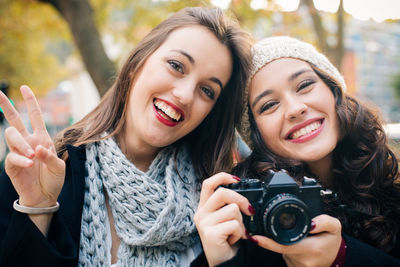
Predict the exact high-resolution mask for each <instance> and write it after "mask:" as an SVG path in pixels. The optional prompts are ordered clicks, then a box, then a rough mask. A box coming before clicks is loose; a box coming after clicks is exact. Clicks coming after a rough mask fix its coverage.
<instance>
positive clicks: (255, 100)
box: [251, 89, 273, 108]
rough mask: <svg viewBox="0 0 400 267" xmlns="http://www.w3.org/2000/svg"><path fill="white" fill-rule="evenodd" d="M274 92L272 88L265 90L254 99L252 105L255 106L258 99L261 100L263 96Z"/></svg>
mask: <svg viewBox="0 0 400 267" xmlns="http://www.w3.org/2000/svg"><path fill="white" fill-rule="evenodd" d="M272 92H273V90H271V89H267V90H265V91H263V92H262V93H261V94H259V95H258V96H257V97H256V99H254V102H253V104H251V107H252V108H254V106H255V105H256V104H257V102H258V101H260V100H261V98H263V97H265V96H267V95H269V94H272Z"/></svg>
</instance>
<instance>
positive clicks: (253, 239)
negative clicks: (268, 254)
mask: <svg viewBox="0 0 400 267" xmlns="http://www.w3.org/2000/svg"><path fill="white" fill-rule="evenodd" d="M246 237H247V238H248V239H249V240H250V241H251V242H253V243H256V244H258V241H257V240H256V239H255V238H254V237H252V236H251V235H250V234H249V232H247V230H246Z"/></svg>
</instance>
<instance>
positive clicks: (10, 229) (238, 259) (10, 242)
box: [0, 146, 400, 267]
mask: <svg viewBox="0 0 400 267" xmlns="http://www.w3.org/2000/svg"><path fill="white" fill-rule="evenodd" d="M67 148H68V153H69V158H68V160H67V162H66V175H65V182H64V186H63V188H62V191H61V194H60V196H59V198H58V202H59V203H60V210H59V211H57V212H55V213H54V215H53V219H52V222H51V224H50V229H49V234H48V237H47V238H45V237H44V236H43V234H42V233H41V232H40V231H39V230H38V228H37V227H36V226H35V225H34V224H33V223H32V221H31V220H30V219H29V217H28V216H27V215H26V214H22V213H19V212H16V211H15V210H14V209H13V207H12V204H13V202H14V200H16V199H18V195H17V193H16V192H15V190H14V187H13V186H12V184H11V182H10V179H9V178H8V176H7V175H6V174H5V172H4V171H3V173H2V174H1V175H0V266H76V265H77V263H78V253H79V241H80V240H79V239H80V230H81V217H82V207H83V200H84V193H85V192H84V188H85V176H86V171H85V161H86V153H85V149H84V148H78V147H73V146H68V147H67ZM345 240H346V243H347V252H346V266H400V261H399V260H398V259H396V258H393V257H391V256H390V255H388V254H386V253H384V252H382V251H381V250H379V249H376V248H374V247H371V246H369V245H366V244H365V243H362V242H360V241H358V240H356V239H354V238H351V237H348V236H345ZM399 242H400V241H398V243H399ZM399 257H400V255H399ZM204 263H205V257H204V254H203V255H201V256H200V257H198V258H197V259H196V260H195V261H194V262H193V263H192V265H191V266H204ZM221 266H274V267H275V266H286V265H285V263H284V261H283V259H282V257H281V255H280V254H277V253H273V252H270V251H268V250H265V249H263V248H261V247H259V246H257V245H255V244H253V243H251V242H250V241H248V240H244V241H243V242H242V245H241V247H240V249H239V251H238V253H237V254H236V256H235V257H234V258H233V259H231V260H230V261H228V262H225V263H224V264H222V265H221Z"/></svg>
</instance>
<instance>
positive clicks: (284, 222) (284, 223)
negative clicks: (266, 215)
mask: <svg viewBox="0 0 400 267" xmlns="http://www.w3.org/2000/svg"><path fill="white" fill-rule="evenodd" d="M279 224H280V226H281V228H282V229H292V228H293V227H294V226H295V225H296V214H294V213H286V212H283V213H281V214H280V216H279Z"/></svg>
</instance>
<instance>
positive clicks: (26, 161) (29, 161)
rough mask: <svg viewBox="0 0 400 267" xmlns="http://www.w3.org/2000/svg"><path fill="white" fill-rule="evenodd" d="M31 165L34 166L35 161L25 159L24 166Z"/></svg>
mask: <svg viewBox="0 0 400 267" xmlns="http://www.w3.org/2000/svg"><path fill="white" fill-rule="evenodd" d="M31 164H33V161H32V160H30V159H24V165H25V166H30V165H31Z"/></svg>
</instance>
